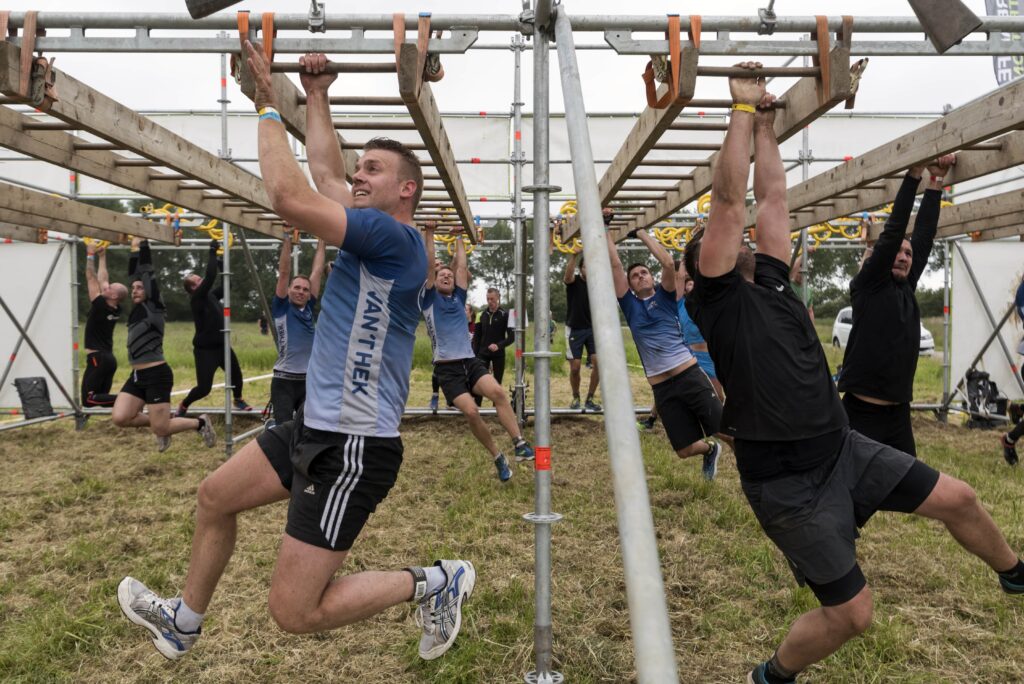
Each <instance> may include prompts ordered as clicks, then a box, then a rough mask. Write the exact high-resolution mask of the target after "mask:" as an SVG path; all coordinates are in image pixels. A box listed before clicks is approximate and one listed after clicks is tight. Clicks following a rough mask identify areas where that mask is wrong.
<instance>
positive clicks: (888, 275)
mask: <svg viewBox="0 0 1024 684" xmlns="http://www.w3.org/2000/svg"><path fill="white" fill-rule="evenodd" d="M955 163H956V157H955V156H954V155H952V154H947V155H945V156H944V157H940V158H939V159H937V160H935V162H934V163H932V164H930V165H928V167H927V171H928V174H929V180H928V182H927V183H926V186H925V188H926V189H925V191H924V197H922V198H921V206H920V208H919V209H918V211H917V220H916V221H915V222H914V232H913V234H912V235H911V236H910V238H909V239H907V238H906V237H905V236H906V233H907V224H908V223H909V222H910V212H911V210H912V209H913V208H914V196H915V195H916V194H917V187H918V184H919V183H920V182H921V177H922V175H923V173H924V171H925V167H924V166H917V167H913V168H911V169H910V170H909V171H907V175H906V177H905V178H904V179H903V184H902V185H901V186H900V189H899V192H898V193H897V194H896V200H895V201H894V202H893V205H892V212H891V213H890V214H889V220H888V221H886V222H885V230H883V231H882V234H881V235H880V236H879V238H878V242H876V243H875V246H874V248H873V249H872V251H871V254H870V256H868V257H867V258H866V259H865V260H864V263H863V264H862V265H861V269H860V271H859V272H858V273H857V275H855V276H854V277H853V280H851V281H850V298H851V300H852V302H853V327H852V328H851V330H850V341H849V344H847V346H846V355H845V356H844V358H843V370H842V373H840V375H839V391H840V392H845V393H846V394H845V395H843V406H844V407H845V408H846V415H847V416H849V417H850V427H852V428H853V429H854V430H856V431H857V432H859V433H861V434H862V435H866V436H868V437H870V438H871V439H874V440H876V441H879V442H882V443H883V444H888V445H889V446H891V447H894V448H896V449H899V450H900V451H905V452H907V453H908V454H910V455H911V456H916V455H917V446H916V445H915V443H914V430H913V428H912V427H911V424H910V401H911V399H913V392H914V373H915V372H916V371H917V357H918V355H919V354H920V349H921V310H920V309H919V308H918V306H917V298H916V297H915V296H914V292H915V290H917V281H918V279H919V278H920V277H921V274H922V273H924V269H925V266H927V265H928V256H929V255H930V254H931V251H932V243H933V242H934V240H935V230H936V228H937V227H938V224H939V206H940V202H941V200H942V178H943V176H945V175H946V172H947V171H949V168H950V167H951V166H952V165H953V164H955Z"/></svg>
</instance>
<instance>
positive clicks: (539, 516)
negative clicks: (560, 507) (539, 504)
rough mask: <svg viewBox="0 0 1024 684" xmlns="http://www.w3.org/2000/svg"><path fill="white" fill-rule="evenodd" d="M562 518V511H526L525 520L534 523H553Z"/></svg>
mask: <svg viewBox="0 0 1024 684" xmlns="http://www.w3.org/2000/svg"><path fill="white" fill-rule="evenodd" d="M561 519H562V514H561V513H524V514H523V520H526V521H527V522H532V523H533V524H534V525H551V524H553V523H556V522H558V521H559V520H561Z"/></svg>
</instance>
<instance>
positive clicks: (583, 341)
mask: <svg viewBox="0 0 1024 684" xmlns="http://www.w3.org/2000/svg"><path fill="white" fill-rule="evenodd" d="M584 349H586V350H587V354H588V355H589V356H593V355H594V354H596V353H597V347H596V346H595V345H594V329H593V328H573V329H572V331H571V332H570V333H569V352H570V353H571V354H572V358H574V359H582V358H583V350H584Z"/></svg>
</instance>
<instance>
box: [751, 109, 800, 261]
mask: <svg viewBox="0 0 1024 684" xmlns="http://www.w3.org/2000/svg"><path fill="white" fill-rule="evenodd" d="M758 107H759V108H758V111H757V113H756V114H754V201H755V202H757V251H758V252H759V253H761V254H767V255H768V256H772V257H775V258H776V259H778V260H779V261H782V262H784V263H787V262H788V261H789V252H790V247H791V245H792V241H791V240H790V237H789V206H788V204H787V202H786V169H785V167H783V166H782V155H781V154H779V141H778V140H776V138H775V96H774V95H771V94H765V96H764V97H763V98H761V102H760V104H759V105H758Z"/></svg>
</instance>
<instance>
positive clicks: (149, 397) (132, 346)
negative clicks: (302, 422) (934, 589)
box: [112, 238, 216, 451]
mask: <svg viewBox="0 0 1024 684" xmlns="http://www.w3.org/2000/svg"><path fill="white" fill-rule="evenodd" d="M128 274H129V275H128V277H129V279H130V280H131V283H132V290H131V295H132V304H133V305H134V306H133V307H132V312H131V314H129V316H128V363H130V364H131V367H132V374H131V375H130V376H129V377H128V381H127V382H125V383H124V386H123V387H122V388H121V392H120V393H119V394H118V395H117V400H116V401H115V402H114V411H113V416H112V417H113V421H114V425H117V426H118V427H148V428H149V429H150V430H152V431H153V434H154V435H156V440H157V446H158V447H159V449H160V451H165V450H166V449H167V447H168V446H170V443H171V435H173V434H174V433H176V432H186V431H188V430H196V431H197V432H199V433H201V434H202V436H203V441H204V442H205V443H206V446H208V447H212V446H213V445H214V443H215V441H216V435H215V434H214V432H213V425H212V424H211V423H210V420H209V418H208V417H207V416H205V415H204V416H200V417H199V418H172V417H171V389H172V387H173V386H174V373H173V371H172V370H171V367H170V366H169V365H168V364H167V361H165V360H164V349H163V344H164V317H165V312H166V307H164V303H163V300H162V299H161V298H160V287H159V285H158V284H157V281H156V277H155V276H154V274H153V259H152V256H151V255H150V251H149V242H148V241H146V240H140V239H139V238H133V239H132V256H131V259H129V261H128ZM146 406H148V412H147V413H143V412H142V409H143V407H146Z"/></svg>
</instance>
